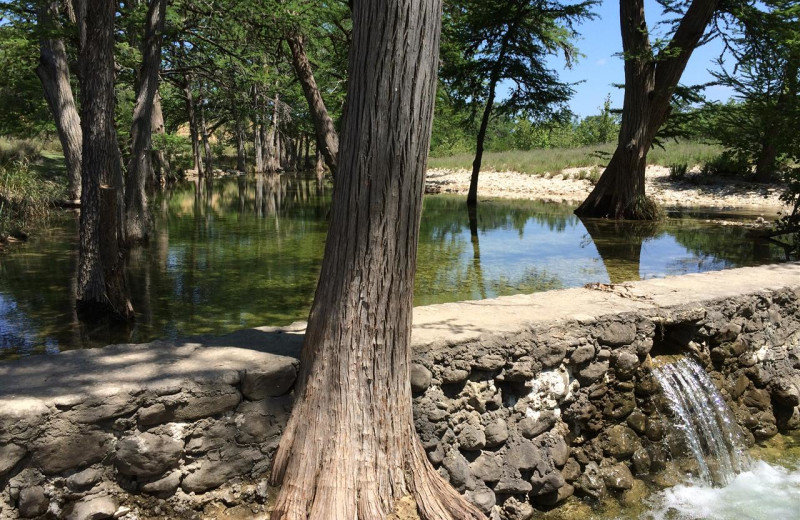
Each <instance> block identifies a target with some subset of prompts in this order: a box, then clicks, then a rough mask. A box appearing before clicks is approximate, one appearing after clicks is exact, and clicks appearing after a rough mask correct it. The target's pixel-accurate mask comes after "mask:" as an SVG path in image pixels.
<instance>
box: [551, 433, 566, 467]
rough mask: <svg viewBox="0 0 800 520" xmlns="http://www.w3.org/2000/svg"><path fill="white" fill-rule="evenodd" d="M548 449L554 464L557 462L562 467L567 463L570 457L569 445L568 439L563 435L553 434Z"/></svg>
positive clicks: (557, 465)
mask: <svg viewBox="0 0 800 520" xmlns="http://www.w3.org/2000/svg"><path fill="white" fill-rule="evenodd" d="M548 451H549V452H550V458H552V459H553V464H555V465H556V467H559V468H560V467H562V466H563V465H564V464H566V463H567V459H569V446H568V445H567V441H565V440H564V437H563V436H561V435H553V436H551V439H550V441H549V442H548Z"/></svg>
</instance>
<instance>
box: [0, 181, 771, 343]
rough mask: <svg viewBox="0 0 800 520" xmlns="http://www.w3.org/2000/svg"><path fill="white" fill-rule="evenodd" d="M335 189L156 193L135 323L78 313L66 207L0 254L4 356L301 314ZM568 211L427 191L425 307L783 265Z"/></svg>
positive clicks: (742, 237)
mask: <svg viewBox="0 0 800 520" xmlns="http://www.w3.org/2000/svg"><path fill="white" fill-rule="evenodd" d="M330 193H331V188H330V186H328V185H326V184H325V183H324V182H322V180H321V179H320V178H318V177H317V176H316V175H311V176H304V175H278V174H263V175H259V176H255V177H238V178H231V179H223V180H216V181H214V183H213V184H212V183H207V182H195V183H187V184H184V185H181V186H179V187H176V188H174V189H173V190H171V191H170V192H168V193H166V194H165V196H164V197H163V198H161V199H159V200H157V201H155V202H154V204H153V208H154V216H155V220H156V228H155V229H156V231H155V234H154V237H153V240H152V241H151V243H150V245H149V246H148V247H145V248H141V249H137V250H134V251H131V256H130V262H129V267H128V283H129V286H130V287H131V290H132V292H133V294H132V296H133V297H132V300H133V304H134V307H135V309H136V312H137V322H136V324H135V326H134V328H133V329H132V330H120V329H117V328H111V327H108V326H97V327H95V328H93V329H87V328H86V327H85V326H84V325H82V324H80V323H79V322H78V321H77V317H76V316H75V314H74V311H73V309H74V294H75V285H76V275H75V269H76V263H77V252H76V247H77V246H76V244H77V236H76V219H75V216H74V215H71V214H65V215H64V216H63V218H62V219H61V220H60V221H59V222H58V225H56V226H55V227H54V228H53V229H51V230H50V231H49V232H48V233H46V234H45V235H43V236H41V237H40V238H39V239H37V240H35V241H33V242H31V243H29V244H26V245H23V246H19V247H16V248H13V249H12V250H11V251H9V252H8V253H6V254H5V255H2V256H0V358H4V357H5V358H8V357H13V356H16V355H25V354H30V353H42V352H56V351H58V350H60V349H66V348H76V347H89V346H99V345H104V344H107V343H111V342H123V341H136V342H138V341H146V340H150V339H153V338H156V337H176V336H184V335H192V334H203V333H213V334H220V333H224V332H228V331H231V330H235V329H238V328H242V327H250V326H258V325H264V324H286V323H289V322H291V321H294V320H298V319H304V318H305V317H306V314H307V312H308V308H309V306H310V303H311V300H312V298H313V294H314V289H315V285H316V280H317V276H318V273H319V267H320V262H321V258H322V253H323V248H324V241H325V234H326V231H327V214H328V210H329V201H330ZM572 209H573V208H572V207H570V206H565V205H556V204H548V203H542V202H533V201H487V202H486V203H484V204H481V205H480V207H478V208H477V211H474V212H469V211H467V209H466V207H465V204H464V201H463V198H462V197H450V196H440V195H437V196H430V197H427V198H426V199H425V202H424V211H423V218H422V222H421V227H420V245H419V254H418V271H417V279H416V289H415V291H416V292H415V304H416V305H427V304H431V303H442V302H448V301H458V300H466V299H479V298H491V297H495V296H500V295H507V294H514V293H520V292H535V291H541V290H547V289H553V288H560V287H574V286H580V285H583V284H586V283H589V282H614V283H618V282H622V281H628V280H637V279H640V278H649V277H653V276H664V275H672V274H683V273H688V272H699V271H705V270H710V269H720V268H726V267H735V266H741V265H754V264H759V263H767V262H771V261H779V260H782V259H783V252H782V251H781V250H779V249H778V248H776V247H774V246H771V245H769V244H767V243H761V244H757V243H755V242H754V241H753V240H751V239H749V238H748V237H747V235H746V233H745V232H744V230H742V229H740V228H738V227H735V226H719V225H715V224H711V223H708V222H705V221H703V220H700V219H674V220H669V221H667V222H666V223H661V224H658V225H655V224H639V223H622V224H619V223H613V222H607V221H597V220H587V221H584V222H581V221H580V220H579V219H577V218H576V217H575V216H574V215H573V214H572Z"/></svg>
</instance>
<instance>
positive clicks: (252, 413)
mask: <svg viewBox="0 0 800 520" xmlns="http://www.w3.org/2000/svg"><path fill="white" fill-rule="evenodd" d="M291 411H292V397H291V396H290V395H283V396H280V397H268V398H266V399H262V400H260V401H242V403H241V404H239V406H238V408H236V428H237V432H236V441H237V442H239V443H241V444H255V443H261V442H264V441H266V440H268V439H271V438H277V437H278V436H279V435H280V434H281V432H282V431H283V427H284V426H286V423H287V421H288V420H289V414H290V413H291Z"/></svg>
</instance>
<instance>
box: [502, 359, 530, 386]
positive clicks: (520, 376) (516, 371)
mask: <svg viewBox="0 0 800 520" xmlns="http://www.w3.org/2000/svg"><path fill="white" fill-rule="evenodd" d="M534 375H536V370H535V369H534V365H533V360H531V359H525V360H522V361H517V362H516V363H512V364H511V366H510V367H509V368H507V369H506V370H505V371H504V372H503V379H505V380H506V381H516V382H518V383H524V382H525V381H528V380H530V379H531V378H533V376H534Z"/></svg>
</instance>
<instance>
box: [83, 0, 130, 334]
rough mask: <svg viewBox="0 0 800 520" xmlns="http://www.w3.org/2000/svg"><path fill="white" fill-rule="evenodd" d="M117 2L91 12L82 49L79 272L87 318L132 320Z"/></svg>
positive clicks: (104, 3) (84, 314)
mask: <svg viewBox="0 0 800 520" xmlns="http://www.w3.org/2000/svg"><path fill="white" fill-rule="evenodd" d="M115 7H116V4H114V3H113V2H96V3H94V4H93V5H92V6H90V8H89V9H87V11H86V19H85V26H86V44H85V45H84V46H83V48H82V49H81V54H80V67H81V74H80V77H81V111H82V114H81V115H82V117H81V122H82V130H83V137H84V139H83V154H82V157H83V165H82V170H83V171H82V192H81V216H80V245H79V268H78V298H77V305H78V311H79V313H80V314H81V316H82V318H83V319H89V320H94V319H98V318H103V317H113V318H117V319H123V320H132V319H133V308H132V306H131V303H130V298H129V296H128V291H127V286H126V283H125V272H124V262H123V258H122V254H121V251H120V242H121V240H120V236H119V225H118V208H117V196H118V195H117V191H118V190H117V189H115V188H114V187H112V186H110V185H111V184H112V183H114V182H115V179H114V177H115V169H116V168H117V150H118V147H117V136H116V130H115V128H114V12H115Z"/></svg>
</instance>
